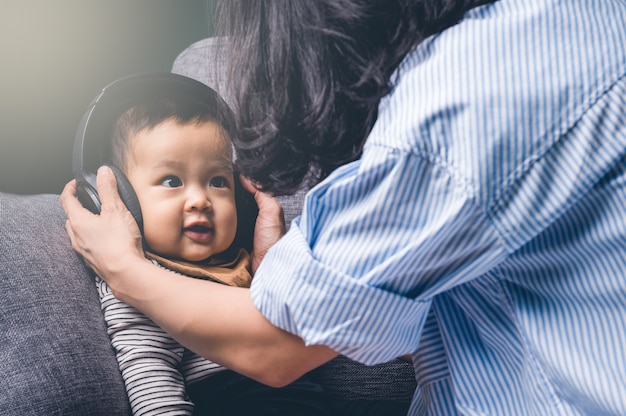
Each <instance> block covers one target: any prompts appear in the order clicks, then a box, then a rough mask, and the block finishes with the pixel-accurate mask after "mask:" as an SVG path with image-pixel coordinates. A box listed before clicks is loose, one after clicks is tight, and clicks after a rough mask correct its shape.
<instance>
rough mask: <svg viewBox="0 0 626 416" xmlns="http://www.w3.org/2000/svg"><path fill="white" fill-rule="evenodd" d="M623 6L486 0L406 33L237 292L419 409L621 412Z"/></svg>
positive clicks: (625, 319)
mask: <svg viewBox="0 0 626 416" xmlns="http://www.w3.org/2000/svg"><path fill="white" fill-rule="evenodd" d="M625 45H626V2H625V1H623V0H569V1H557V0H500V1H498V2H496V3H493V4H491V5H487V6H483V7H480V8H477V9H473V10H471V11H470V12H468V13H467V14H466V16H465V17H464V19H463V20H462V21H461V22H460V23H459V24H457V25H455V26H453V27H451V28H449V29H447V30H445V31H444V32H443V33H440V34H437V35H435V36H432V37H430V38H428V39H427V40H426V41H424V42H423V43H421V44H420V45H419V46H418V47H416V48H415V49H414V50H413V51H412V52H411V53H410V54H409V55H408V56H407V57H406V59H405V60H404V61H403V63H402V64H401V65H400V67H399V68H398V70H397V72H396V76H395V77H394V82H395V84H396V87H395V89H394V91H393V92H392V93H391V94H390V95H388V96H387V97H385V98H384V99H383V100H382V101H381V104H380V111H379V118H378V120H377V122H376V124H375V126H374V128H373V131H372V132H371V134H370V136H369V137H368V139H367V142H366V146H365V149H364V152H363V155H362V157H361V158H360V160H358V161H356V162H354V163H351V164H349V165H346V166H343V167H342V168H340V169H338V170H337V171H335V172H334V173H333V174H332V175H331V176H329V177H328V178H327V179H326V180H325V181H324V182H322V183H321V184H319V185H318V186H317V187H315V188H314V189H312V190H311V191H310V192H309V193H308V195H307V198H306V201H305V206H304V209H303V212H302V215H301V216H300V217H299V218H297V219H296V220H295V221H294V222H293V223H292V226H291V228H290V230H289V232H288V233H287V234H286V235H285V237H284V238H283V239H282V240H281V241H279V242H278V243H277V244H276V245H275V246H274V247H273V248H272V249H271V250H270V252H269V253H268V255H267V256H266V258H265V260H264V261H263V264H262V265H261V267H260V269H259V270H258V272H257V274H256V276H255V278H254V281H253V284H252V296H253V300H254V302H255V304H256V305H257V307H258V308H259V309H260V310H261V312H262V313H263V314H264V315H265V316H266V317H267V318H268V319H269V320H270V321H271V322H272V323H274V324H275V325H277V326H279V327H281V328H283V329H285V330H287V331H290V332H292V333H295V334H297V335H299V336H301V337H302V338H303V339H304V340H305V342H306V343H307V344H324V345H327V346H329V347H331V348H333V349H335V350H336V351H338V352H339V353H342V354H345V355H347V356H349V357H351V358H353V359H355V360H358V361H361V362H364V363H366V364H374V363H380V362H384V361H388V360H391V359H393V358H394V357H397V356H400V355H402V354H407V353H412V354H413V364H414V367H415V374H416V380H417V385H418V387H417V390H416V392H415V395H414V399H413V403H412V405H411V409H410V413H411V414H419V415H454V414H471V415H479V414H480V415H541V416H545V415H578V414H585V415H626V79H625V75H626V51H625V49H626V46H625Z"/></svg>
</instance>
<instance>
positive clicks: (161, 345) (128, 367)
mask: <svg viewBox="0 0 626 416" xmlns="http://www.w3.org/2000/svg"><path fill="white" fill-rule="evenodd" d="M96 286H97V288H98V293H99V295H100V301H101V305H102V311H103V313H104V319H105V322H106V325H107V331H108V333H109V337H110V338H111V345H112V346H113V348H114V349H115V354H116V357H117V362H118V365H119V367H120V371H121V372H122V378H123V379H124V384H125V385H126V392H127V393H128V399H129V401H130V405H131V408H132V412H133V415H135V416H137V415H141V416H148V415H191V414H192V412H193V408H194V405H193V403H192V402H191V401H190V400H189V399H188V398H187V394H186V392H185V380H184V378H183V376H182V374H181V373H180V371H179V370H178V365H179V363H180V362H181V360H182V358H183V352H184V348H183V347H182V346H181V345H180V344H178V343H177V342H176V341H175V340H174V339H173V338H172V337H170V336H169V335H168V334H167V333H165V331H163V330H162V329H161V328H160V327H159V326H158V325H157V324H155V323H154V322H153V321H152V320H151V319H150V318H148V317H147V316H145V315H144V314H143V313H141V312H139V311H138V310H137V309H135V308H133V307H132V306H129V305H127V304H125V303H123V302H122V301H120V300H118V299H117V298H116V297H115V296H114V295H113V292H112V291H111V289H110V288H109V286H108V285H107V284H106V282H105V281H104V280H102V279H100V278H99V277H96Z"/></svg>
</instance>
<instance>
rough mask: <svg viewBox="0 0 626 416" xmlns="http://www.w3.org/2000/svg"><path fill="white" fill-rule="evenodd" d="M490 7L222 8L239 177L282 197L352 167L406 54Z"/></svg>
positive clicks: (270, 3) (265, 4) (339, 3)
mask: <svg viewBox="0 0 626 416" xmlns="http://www.w3.org/2000/svg"><path fill="white" fill-rule="evenodd" d="M491 1H493V0H491ZM488 2H490V0H224V1H219V0H218V3H217V9H216V10H217V19H216V27H217V33H218V34H220V35H227V36H229V37H230V38H231V42H232V44H231V45H230V48H229V49H230V52H229V54H230V59H229V67H230V71H229V75H230V80H231V89H232V90H233V91H234V95H235V97H234V98H235V102H236V108H235V112H236V114H237V117H238V119H239V123H240V128H241V130H240V134H239V136H238V137H237V138H236V139H235V140H234V145H235V148H236V152H237V164H238V166H239V168H240V169H241V171H242V172H243V173H244V174H245V175H247V176H249V177H250V178H252V179H253V180H254V181H256V182H257V183H258V185H259V187H260V188H261V189H263V190H265V191H267V192H270V193H273V194H275V195H283V194H289V193H292V192H294V191H295V190H297V189H298V188H299V187H300V186H301V185H302V184H303V182H304V183H305V184H306V185H311V184H313V183H315V182H317V181H319V180H321V179H323V178H325V177H326V176H327V175H328V174H329V173H330V172H332V171H333V170H334V169H336V168H337V167H339V166H341V165H343V164H345V163H348V162H350V161H353V160H355V159H357V158H358V157H359V156H360V154H361V152H362V148H363V144H364V141H365V138H366V137H367V134H368V133H369V131H370V129H371V127H372V125H373V123H374V121H375V120H376V117H377V108H378V103H379V101H380V99H381V97H383V96H384V95H386V94H388V93H389V91H390V90H391V88H392V85H391V82H390V80H391V76H392V74H393V72H394V70H395V69H396V68H397V66H398V65H399V64H400V62H401V61H402V59H403V58H404V56H405V55H406V54H407V52H409V51H410V50H411V48H413V47H414V46H415V45H416V44H418V43H419V42H420V41H421V40H422V39H424V38H425V37H426V36H429V35H431V34H433V33H436V32H439V31H441V30H443V29H444V28H446V27H448V26H451V25H453V24H455V23H456V22H458V20H459V19H460V18H461V16H462V15H463V13H464V12H465V11H467V10H468V9H470V8H472V7H475V6H477V5H480V4H483V3H488Z"/></svg>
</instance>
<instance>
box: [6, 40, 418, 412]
mask: <svg viewBox="0 0 626 416" xmlns="http://www.w3.org/2000/svg"><path fill="white" fill-rule="evenodd" d="M216 50H217V52H216ZM225 51H226V48H223V47H222V48H217V49H216V46H215V40H214V39H207V40H204V41H200V42H198V43H196V44H194V45H191V46H190V47H189V48H188V49H186V50H185V51H184V52H183V53H181V55H180V56H179V57H178V58H177V59H176V61H175V63H174V66H173V71H174V72H177V73H182V74H185V75H188V76H192V77H194V78H196V79H199V80H200V81H203V82H207V83H210V84H211V83H213V82H216V80H218V78H219V77H217V78H216V77H215V68H218V67H219V65H216V64H215V62H216V59H218V58H219V56H221V53H224V52H225ZM79 116H80V115H77V118H79ZM301 201H302V193H299V194H297V195H294V196H293V197H290V198H283V199H282V202H283V205H284V207H285V213H286V216H287V219H288V220H290V219H291V218H293V216H295V215H297V213H298V212H299V209H300V206H301ZM64 222H65V215H64V213H63V210H62V209H61V207H60V206H59V203H58V195H48V194H45V195H44V194H41V195H13V194H5V193H0V328H1V329H0V415H1V416H5V415H11V416H30V415H42V416H53V415H76V416H90V415H103V416H104V415H106V416H112V415H129V414H130V407H129V404H128V399H127V397H126V393H125V390H124V384H123V382H122V378H121V375H120V372H119V370H118V367H117V362H116V360H115V356H114V354H113V351H112V349H111V346H110V343H109V338H108V336H107V333H106V330H105V326H104V322H103V318H102V314H101V311H100V303H99V301H98V296H97V293H96V290H95V286H94V284H93V276H92V274H91V273H90V272H89V270H88V269H87V268H86V267H85V266H84V264H83V262H82V261H81V259H80V258H79V257H78V256H77V255H76V254H75V253H74V252H73V250H72V248H71V246H70V244H69V240H68V238H67V236H66V234H65V231H64ZM311 377H312V378H313V379H314V380H316V381H318V382H319V383H321V384H323V385H324V386H325V387H326V388H327V390H328V391H329V393H330V394H331V396H333V397H334V398H335V399H337V401H338V403H341V405H342V409H343V410H342V413H343V414H366V413H367V414H381V415H393V414H403V413H406V410H407V409H408V404H409V402H410V400H411V396H412V394H413V391H414V388H415V382H414V374H413V369H412V367H411V365H409V364H407V363H405V362H402V361H400V360H396V361H393V362H391V363H387V364H383V365H378V366H373V367H366V366H363V365H361V364H358V363H355V362H353V361H351V360H349V359H347V358H345V357H338V358H337V359H335V360H333V361H331V362H329V363H328V364H326V365H324V366H322V367H320V368H318V369H316V370H314V371H313V372H312V373H311ZM371 400H379V401H380V400H382V401H383V404H384V406H382V407H378V408H376V407H373V406H370V405H369V403H370V401H371Z"/></svg>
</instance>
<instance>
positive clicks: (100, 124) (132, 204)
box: [72, 73, 258, 250]
mask: <svg viewBox="0 0 626 416" xmlns="http://www.w3.org/2000/svg"><path fill="white" fill-rule="evenodd" d="M177 94H178V95H180V94H185V95H186V96H190V97H192V98H195V99H197V100H199V101H200V102H206V103H207V104H208V105H211V106H214V105H216V104H218V105H224V106H226V107H228V106H227V104H226V103H225V102H224V101H223V100H222V98H221V97H220V96H219V95H218V94H217V93H216V92H215V91H214V90H213V89H211V88H209V87H208V86H207V85H205V84H203V83H201V82H199V81H196V80H194V79H192V78H189V77H185V76H183V75H178V74H173V73H145V74H135V75H130V76H127V77H123V78H120V79H118V80H116V81H113V82H112V83H110V84H109V85H107V86H106V87H104V88H103V89H102V91H100V93H98V95H96V97H95V98H94V99H93V100H92V102H91V104H89V107H88V108H87V111H86V112H85V114H84V115H83V117H82V119H81V121H80V124H79V125H78V129H77V131H76V137H75V140H74V148H73V154H72V170H73V174H74V178H75V179H76V197H77V198H78V200H79V201H80V202H81V203H82V205H83V206H84V207H85V208H87V209H88V210H90V211H91V212H93V213H95V214H98V213H100V210H101V208H102V203H101V202H100V198H99V197H98V192H97V190H96V173H95V172H96V171H97V169H98V167H100V166H101V165H103V164H106V165H107V166H109V167H110V168H111V169H112V170H113V173H114V174H115V179H116V181H117V189H118V192H119V194H120V197H121V199H122V201H123V202H124V204H125V205H126V207H127V208H128V210H129V211H130V213H131V214H132V215H133V217H134V219H135V221H136V222H137V225H138V226H139V230H140V231H141V232H142V235H143V217H142V215H141V207H140V205H139V201H138V199H137V195H136V194H135V191H134V190H133V187H132V186H131V184H130V182H129V181H128V179H127V178H126V176H125V175H124V174H123V173H122V171H121V170H120V169H118V168H117V167H116V166H113V165H110V164H108V163H103V161H104V160H107V159H108V157H107V156H108V153H109V152H110V147H111V139H112V135H113V129H114V126H115V123H116V121H117V119H118V118H119V117H120V116H121V115H122V114H123V113H125V112H126V111H127V110H128V109H130V108H131V107H133V106H136V105H139V104H142V103H147V102H150V101H151V100H158V99H161V98H168V97H171V96H173V95H177ZM228 111H230V110H228ZM235 199H236V203H237V213H238V214H237V215H238V221H239V224H240V226H239V227H238V229H237V237H235V243H237V244H238V245H239V246H240V247H244V248H247V249H248V250H249V249H250V248H251V241H252V234H251V233H252V229H253V228H254V221H256V215H257V214H258V207H257V206H256V203H255V201H254V199H253V198H252V196H251V195H250V194H249V193H248V192H246V191H245V190H244V189H243V187H242V186H241V183H240V181H239V175H238V174H237V173H236V172H235ZM240 229H241V231H240ZM240 234H245V235H240ZM242 239H243V241H242ZM248 240H249V241H248ZM235 243H234V244H235Z"/></svg>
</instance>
